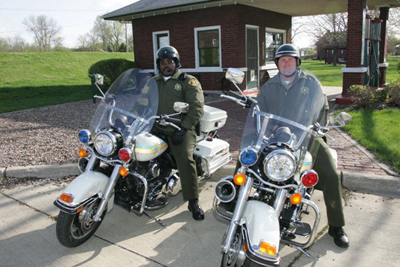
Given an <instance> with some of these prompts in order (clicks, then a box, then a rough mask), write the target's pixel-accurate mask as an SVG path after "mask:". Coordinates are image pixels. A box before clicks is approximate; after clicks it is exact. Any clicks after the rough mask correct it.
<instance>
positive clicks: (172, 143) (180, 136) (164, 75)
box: [154, 46, 204, 220]
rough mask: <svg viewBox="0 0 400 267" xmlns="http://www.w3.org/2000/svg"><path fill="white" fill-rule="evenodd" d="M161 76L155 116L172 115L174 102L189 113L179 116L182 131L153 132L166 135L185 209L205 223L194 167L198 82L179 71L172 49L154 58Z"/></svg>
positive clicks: (157, 127)
mask: <svg viewBox="0 0 400 267" xmlns="http://www.w3.org/2000/svg"><path fill="white" fill-rule="evenodd" d="M156 57H157V58H156V63H157V68H158V70H159V72H160V74H158V75H156V76H155V80H156V82H157V85H158V93H159V102H158V115H161V114H172V113H175V112H174V110H173V105H174V102H176V101H182V102H186V103H188V104H189V112H188V113H186V114H182V115H181V116H180V117H178V118H180V119H181V120H182V123H181V126H180V128H181V130H177V129H175V128H173V127H171V126H167V127H165V126H160V125H155V127H154V131H155V132H157V131H158V132H162V133H164V134H166V135H167V138H168V144H169V148H170V149H171V152H172V154H173V155H174V157H175V160H176V163H177V165H178V171H179V176H180V179H181V184H182V194H183V199H184V201H189V205H188V209H189V211H191V212H192V216H193V219H195V220H204V212H203V210H202V208H201V207H200V205H199V200H198V199H199V190H198V182H197V171H196V164H195V161H194V159H193V151H194V146H195V144H196V138H197V135H196V131H195V126H196V125H197V123H198V122H199V121H200V119H201V117H202V116H203V113H204V95H203V91H202V88H201V85H200V83H199V81H198V80H197V79H196V78H195V77H193V76H191V75H188V74H186V73H182V72H181V71H179V70H178V68H180V67H181V63H180V57H179V53H178V51H177V50H176V49H175V48H174V47H172V46H164V47H161V48H160V49H159V50H158V51H157V55H156Z"/></svg>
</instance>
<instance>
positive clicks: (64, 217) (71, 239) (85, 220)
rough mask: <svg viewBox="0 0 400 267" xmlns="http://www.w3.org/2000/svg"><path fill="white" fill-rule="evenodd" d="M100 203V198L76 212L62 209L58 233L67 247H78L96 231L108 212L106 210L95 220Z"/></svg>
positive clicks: (58, 236)
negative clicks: (66, 211)
mask: <svg viewBox="0 0 400 267" xmlns="http://www.w3.org/2000/svg"><path fill="white" fill-rule="evenodd" d="M99 204H100V200H98V201H95V202H94V203H92V204H90V205H88V206H85V207H84V209H83V210H82V211H81V212H80V213H76V214H68V213H65V212H63V211H60V213H59V214H58V219H57V225H56V233H57V238H58V240H59V241H60V243H61V244H63V245H64V246H66V247H77V246H79V245H82V244H83V243H85V242H86V241H87V240H88V239H89V238H90V237H91V236H92V235H93V234H94V233H95V232H96V230H97V228H99V226H100V224H101V222H102V221H103V219H104V216H105V214H106V211H104V212H103V214H102V216H101V220H100V221H99V222H95V221H93V217H94V216H95V215H96V212H97V209H98V207H99Z"/></svg>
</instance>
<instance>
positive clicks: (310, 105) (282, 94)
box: [257, 44, 349, 248]
mask: <svg viewBox="0 0 400 267" xmlns="http://www.w3.org/2000/svg"><path fill="white" fill-rule="evenodd" d="M275 63H276V65H277V66H278V69H279V73H278V74H277V75H276V76H274V77H273V78H271V79H270V80H268V81H267V82H266V83H265V84H264V85H263V87H262V88H261V90H260V92H259V95H258V97H257V101H258V103H259V107H260V109H261V110H262V111H266V112H268V113H273V114H276V115H279V116H282V117H285V118H289V119H291V120H293V121H297V122H300V123H302V124H303V125H310V124H309V123H310V122H315V121H317V122H319V123H320V125H323V126H325V125H326V124H327V119H328V111H329V106H328V100H327V98H326V95H325V94H324V93H323V91H322V87H321V84H320V83H319V81H318V80H317V79H316V78H315V77H314V76H312V75H309V74H306V73H304V72H303V71H302V70H300V68H299V66H300V64H301V59H300V54H299V51H298V50H297V49H296V48H295V47H294V46H293V45H290V44H285V45H282V46H280V47H279V48H278V49H277V51H276V54H275ZM310 90H314V91H313V92H312V93H313V96H316V98H315V97H313V98H312V100H311V98H310V97H309V98H307V95H308V94H309V93H310V92H309V91H310ZM312 109H314V110H320V113H319V114H317V116H318V117H317V118H312V117H310V116H308V115H307V111H308V110H312ZM310 152H311V153H312V155H313V158H315V159H316V160H315V163H314V170H315V171H316V172H317V173H318V175H319V178H320V180H319V182H318V184H317V186H316V188H317V189H320V190H322V191H323V194H324V200H325V205H326V210H327V215H328V223H329V234H330V235H331V236H332V237H333V239H334V242H335V244H336V245H338V246H339V247H343V248H346V247H348V246H349V239H348V237H347V235H346V233H345V232H344V230H343V226H344V224H345V221H344V214H343V205H342V191H341V185H340V177H339V174H338V172H337V169H336V166H335V163H334V160H333V159H332V156H331V153H330V151H329V147H328V146H327V144H326V143H325V142H324V141H323V140H322V138H316V139H315V140H314V142H313V143H312V147H310Z"/></svg>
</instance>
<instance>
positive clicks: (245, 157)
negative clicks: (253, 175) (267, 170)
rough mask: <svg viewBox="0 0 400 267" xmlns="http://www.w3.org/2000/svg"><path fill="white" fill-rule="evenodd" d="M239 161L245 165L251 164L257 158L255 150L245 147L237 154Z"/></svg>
mask: <svg viewBox="0 0 400 267" xmlns="http://www.w3.org/2000/svg"><path fill="white" fill-rule="evenodd" d="M239 159H240V162H241V163H242V164H243V165H245V166H253V165H254V164H255V163H256V162H257V159H258V154H257V151H255V150H254V149H253V148H250V147H248V148H245V149H243V150H242V152H240V156H239Z"/></svg>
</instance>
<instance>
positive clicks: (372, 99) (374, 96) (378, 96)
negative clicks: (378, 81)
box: [348, 85, 390, 108]
mask: <svg viewBox="0 0 400 267" xmlns="http://www.w3.org/2000/svg"><path fill="white" fill-rule="evenodd" d="M389 91H390V89H389V88H382V89H375V88H372V87H369V86H365V85H352V86H350V88H349V90H348V92H349V94H350V96H351V97H352V99H353V101H354V103H355V104H356V107H358V108H382V105H385V104H386V103H387V102H388V98H389Z"/></svg>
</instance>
